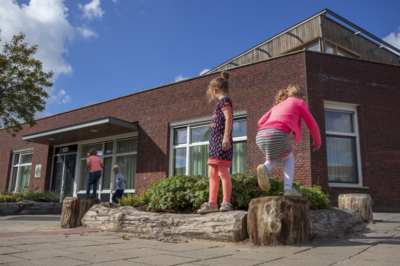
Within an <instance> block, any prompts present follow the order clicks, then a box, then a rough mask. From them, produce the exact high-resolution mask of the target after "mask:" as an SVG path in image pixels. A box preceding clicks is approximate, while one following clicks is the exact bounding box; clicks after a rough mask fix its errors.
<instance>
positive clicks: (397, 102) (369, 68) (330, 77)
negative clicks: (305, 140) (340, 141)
mask: <svg viewBox="0 0 400 266" xmlns="http://www.w3.org/2000/svg"><path fill="white" fill-rule="evenodd" d="M306 67H307V85H308V91H309V96H308V97H309V100H310V102H311V103H312V104H311V105H310V110H311V112H312V113H313V115H314V116H315V119H316V120H317V123H318V125H319V126H320V130H321V137H322V147H321V149H320V150H319V151H318V152H314V153H312V155H311V164H312V182H313V184H317V183H318V182H319V184H320V185H322V187H323V190H324V191H325V192H328V193H329V194H330V195H331V197H330V199H331V202H332V203H333V205H337V197H338V195H339V194H344V193H368V194H370V195H371V197H372V199H373V200H374V203H375V204H374V209H375V210H392V211H393V210H400V196H399V195H400V178H399V174H398V169H399V163H400V141H399V139H400V123H399V117H400V109H399V106H400V67H397V66H391V65H385V64H379V63H373V62H367V61H362V60H357V59H350V58H343V57H338V56H333V55H327V54H321V53H313V52H306ZM324 100H327V101H335V102H343V103H354V104H359V107H358V109H357V113H358V124H359V136H360V152H361V166H362V180H363V185H364V186H365V187H368V189H345V188H330V187H329V186H328V169H327V152H326V135H325V117H324V111H323V110H324V102H323V101H324Z"/></svg>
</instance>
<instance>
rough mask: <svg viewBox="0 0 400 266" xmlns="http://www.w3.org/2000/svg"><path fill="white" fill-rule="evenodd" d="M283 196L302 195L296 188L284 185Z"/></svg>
mask: <svg viewBox="0 0 400 266" xmlns="http://www.w3.org/2000/svg"><path fill="white" fill-rule="evenodd" d="M283 196H297V197H302V196H303V195H302V194H301V192H300V191H299V190H298V189H297V188H289V187H285V188H284V192H283Z"/></svg>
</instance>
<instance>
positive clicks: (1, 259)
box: [0, 255, 26, 264]
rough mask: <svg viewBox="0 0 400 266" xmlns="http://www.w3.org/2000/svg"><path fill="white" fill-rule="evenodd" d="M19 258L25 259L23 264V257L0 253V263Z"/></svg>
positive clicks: (14, 260) (18, 259) (15, 260)
mask: <svg viewBox="0 0 400 266" xmlns="http://www.w3.org/2000/svg"><path fill="white" fill-rule="evenodd" d="M21 260H22V261H25V264H26V260H24V259H20V258H16V257H12V256H10V255H0V264H1V263H10V262H17V261H21Z"/></svg>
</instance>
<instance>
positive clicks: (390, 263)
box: [335, 259, 399, 266]
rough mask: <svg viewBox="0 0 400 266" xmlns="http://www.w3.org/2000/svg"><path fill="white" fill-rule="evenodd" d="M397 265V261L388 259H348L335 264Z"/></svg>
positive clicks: (339, 265) (343, 265)
mask: <svg viewBox="0 0 400 266" xmlns="http://www.w3.org/2000/svg"><path fill="white" fill-rule="evenodd" d="M377 265H379V266H399V263H398V262H388V261H385V262H383V261H381V262H377V261H371V260H355V259H349V260H345V261H340V262H338V263H337V264H335V266H377Z"/></svg>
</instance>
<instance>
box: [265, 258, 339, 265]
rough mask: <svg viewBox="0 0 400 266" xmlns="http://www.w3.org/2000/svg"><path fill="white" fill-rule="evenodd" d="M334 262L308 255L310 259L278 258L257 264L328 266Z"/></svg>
mask: <svg viewBox="0 0 400 266" xmlns="http://www.w3.org/2000/svg"><path fill="white" fill-rule="evenodd" d="M335 262H336V260H332V259H331V258H328V259H324V260H322V259H320V258H318V260H316V259H315V258H312V257H310V259H290V258H283V259H279V260H273V261H269V262H267V263H262V264H259V265H260V266H261V265H262V266H329V265H332V264H334V263H335ZM257 266H258V265H257Z"/></svg>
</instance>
